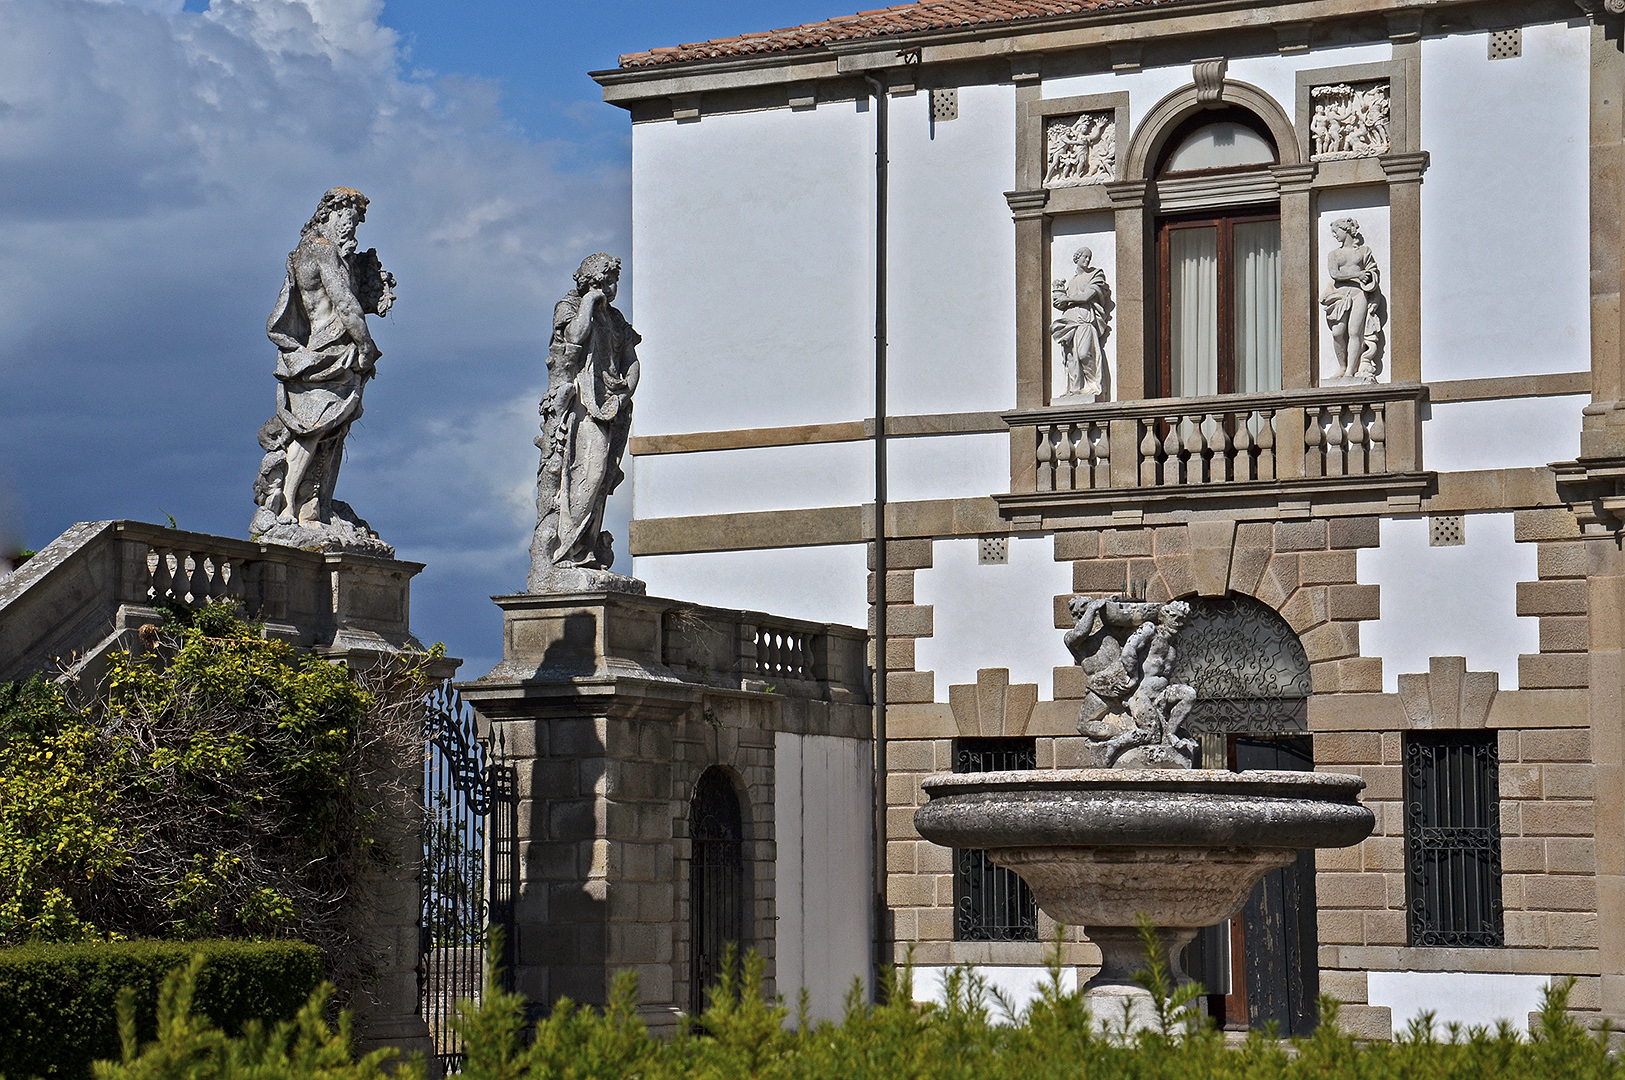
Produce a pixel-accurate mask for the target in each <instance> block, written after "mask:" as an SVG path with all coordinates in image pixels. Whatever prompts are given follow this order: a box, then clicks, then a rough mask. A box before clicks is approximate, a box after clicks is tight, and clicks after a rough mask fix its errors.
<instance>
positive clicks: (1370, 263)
mask: <svg viewBox="0 0 1625 1080" xmlns="http://www.w3.org/2000/svg"><path fill="white" fill-rule="evenodd" d="M1331 230H1332V236H1333V237H1334V238H1335V239H1336V240H1337V242H1338V246H1337V247H1335V248H1333V249H1332V250H1331V251H1330V252H1328V253H1327V255H1326V272H1327V274H1328V275H1330V277H1331V279H1332V280H1331V284H1329V285H1328V286H1327V287H1326V293H1325V295H1324V296H1322V297H1321V298H1320V306H1321V307H1322V308H1323V309H1324V310H1325V312H1326V325H1327V326H1328V327H1330V328H1331V331H1332V348H1333V350H1334V351H1335V352H1336V354H1337V367H1338V372H1337V378H1338V379H1340V380H1345V381H1348V382H1365V383H1374V382H1376V381H1377V372H1378V371H1380V370H1381V362H1382V315H1383V311H1382V308H1383V296H1382V290H1381V285H1382V275H1381V273H1380V272H1379V271H1378V269H1377V260H1376V258H1375V256H1373V255H1372V254H1371V249H1370V248H1369V247H1366V244H1365V237H1363V236H1361V235H1360V223H1359V222H1358V221H1356V220H1354V219H1353V218H1338V219H1337V220H1336V221H1334V222H1332V224H1331ZM1330 381H1331V380H1328V382H1330Z"/></svg>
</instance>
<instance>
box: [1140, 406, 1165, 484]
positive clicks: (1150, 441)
mask: <svg viewBox="0 0 1625 1080" xmlns="http://www.w3.org/2000/svg"><path fill="white" fill-rule="evenodd" d="M1140 426H1141V427H1142V428H1144V429H1145V434H1144V435H1142V436H1141V437H1140V486H1141V487H1156V486H1157V449H1158V448H1159V447H1161V446H1162V443H1160V442H1158V441H1157V421H1156V420H1155V419H1154V418H1152V417H1146V418H1145V419H1144V420H1141V421H1140Z"/></svg>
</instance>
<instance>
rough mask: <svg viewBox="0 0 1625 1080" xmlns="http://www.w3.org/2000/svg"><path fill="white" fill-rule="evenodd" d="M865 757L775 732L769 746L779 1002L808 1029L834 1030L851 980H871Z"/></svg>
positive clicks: (849, 746)
mask: <svg viewBox="0 0 1625 1080" xmlns="http://www.w3.org/2000/svg"><path fill="white" fill-rule="evenodd" d="M872 769H873V758H872V749H871V746H870V744H869V743H867V742H863V741H860V740H858V739H837V738H832V737H830V736H827V735H805V736H803V735H795V734H792V733H790V732H784V731H781V732H778V733H777V734H776V735H775V736H774V740H773V772H774V791H773V815H774V840H775V842H776V845H777V850H778V861H777V863H776V864H775V871H774V893H773V895H774V898H775V904H776V906H777V911H778V933H777V940H776V944H775V956H776V963H777V975H778V992H779V993H781V994H783V995H784V999H785V1001H787V1002H789V1003H790V1006H791V1008H792V1009H794V1008H795V1005H796V1001H797V995H798V993H799V991H800V989H801V988H802V987H805V988H806V989H807V996H808V1006H809V1009H808V1014H809V1016H810V1017H811V1019H813V1020H815V1021H816V1020H839V1019H841V1017H842V1015H843V1014H844V1011H845V1010H844V1002H845V998H846V993H847V991H848V990H850V989H851V987H852V982H853V980H854V979H857V980H859V981H860V982H861V983H862V984H863V987H864V994H865V998H866V999H867V996H868V990H869V983H870V978H871V975H870V973H871V971H872V964H871V959H872V948H873V946H872V942H873V925H874V919H873V912H874V906H873V885H872V878H871V871H872V868H873V865H874V842H873V836H874V833H873V823H872V821H871V818H870V806H871V805H872V802H871V791H870V786H871V780H870V777H871V775H872Z"/></svg>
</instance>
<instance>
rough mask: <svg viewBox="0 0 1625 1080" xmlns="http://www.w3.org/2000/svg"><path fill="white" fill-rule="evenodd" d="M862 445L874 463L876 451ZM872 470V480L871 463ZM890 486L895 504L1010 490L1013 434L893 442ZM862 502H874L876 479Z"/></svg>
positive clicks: (888, 466)
mask: <svg viewBox="0 0 1625 1080" xmlns="http://www.w3.org/2000/svg"><path fill="white" fill-rule="evenodd" d="M863 445H864V446H865V447H868V448H869V453H870V455H871V461H872V456H873V454H874V449H873V447H872V446H871V444H869V443H864V444H863ZM869 472H870V476H871V477H872V476H873V475H874V468H873V466H872V465H871V467H870V470H869ZM886 484H887V487H886V497H887V498H888V499H890V500H892V501H893V502H905V501H908V500H910V499H971V498H981V497H985V496H988V495H992V494H993V493H995V492H1003V491H1009V490H1010V436H1009V435H1006V434H1002V433H1001V434H997V435H943V436H932V437H929V438H915V439H888V440H887V442H886ZM862 501H864V502H873V501H874V487H873V481H872V480H871V481H870V490H869V496H868V498H866V499H864V500H862Z"/></svg>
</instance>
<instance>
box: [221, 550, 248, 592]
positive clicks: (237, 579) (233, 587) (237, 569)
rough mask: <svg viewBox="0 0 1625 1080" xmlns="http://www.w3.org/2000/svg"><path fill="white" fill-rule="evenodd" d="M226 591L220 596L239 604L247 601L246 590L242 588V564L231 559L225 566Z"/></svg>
mask: <svg viewBox="0 0 1625 1080" xmlns="http://www.w3.org/2000/svg"><path fill="white" fill-rule="evenodd" d="M226 571H227V576H226V591H225V592H224V593H223V594H222V595H225V596H229V597H231V598H232V599H233V600H236V601H238V602H239V603H241V602H243V601H244V600H246V599H247V590H245V589H244V587H243V584H244V583H243V564H242V563H241V562H239V561H238V560H236V559H232V560H231V561H230V562H228V563H227V564H226Z"/></svg>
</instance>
